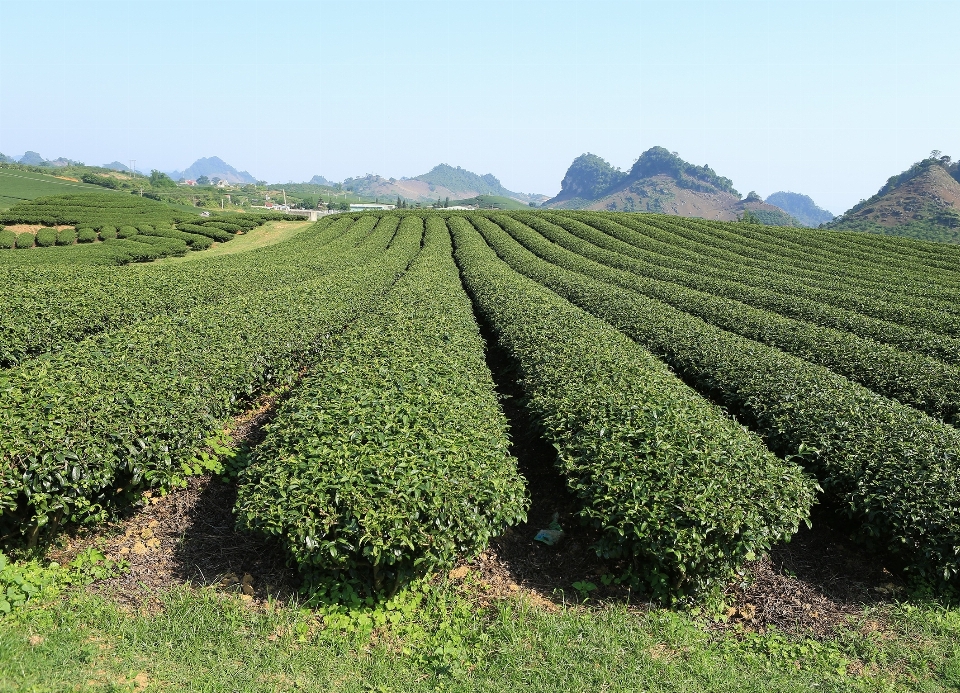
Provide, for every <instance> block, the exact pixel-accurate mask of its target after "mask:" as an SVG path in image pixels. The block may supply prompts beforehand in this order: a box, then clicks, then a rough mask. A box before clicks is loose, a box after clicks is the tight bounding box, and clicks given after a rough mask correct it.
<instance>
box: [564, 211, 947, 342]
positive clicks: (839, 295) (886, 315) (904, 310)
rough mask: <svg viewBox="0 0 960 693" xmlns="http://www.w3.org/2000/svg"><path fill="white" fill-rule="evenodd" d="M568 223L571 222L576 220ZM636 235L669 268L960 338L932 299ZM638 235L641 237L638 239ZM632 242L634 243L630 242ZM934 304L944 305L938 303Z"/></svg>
mask: <svg viewBox="0 0 960 693" xmlns="http://www.w3.org/2000/svg"><path fill="white" fill-rule="evenodd" d="M548 218H549V219H551V220H556V223H558V224H560V225H561V226H562V225H563V222H561V215H556V214H551V215H548ZM566 221H567V223H569V221H572V220H566ZM637 221H638V220H636V219H634V220H631V222H632V223H633V224H637ZM573 223H577V222H573ZM638 226H639V225H638ZM633 233H634V234H635V238H634V239H635V240H637V241H638V243H642V246H643V248H644V249H646V250H649V251H651V252H653V253H656V254H658V255H659V257H660V258H661V260H660V261H661V262H664V264H666V265H667V266H669V267H673V268H675V269H679V270H682V271H686V272H695V273H697V274H698V275H700V276H702V277H703V278H705V279H714V280H719V281H725V280H727V279H729V278H730V277H731V276H733V277H735V279H736V281H737V282H738V283H740V284H746V285H748V286H749V287H751V288H754V289H759V290H761V291H764V292H766V293H771V294H777V295H780V296H781V297H783V298H785V299H787V300H792V299H805V300H807V301H812V302H815V303H817V304H819V305H826V306H832V307H834V308H836V309H839V310H844V311H848V312H852V313H856V314H859V315H864V316H869V317H872V318H874V319H877V320H883V321H886V322H891V323H895V324H899V325H903V326H906V327H910V328H912V329H917V328H919V329H923V330H928V331H931V332H936V333H938V334H944V335H949V336H952V337H955V336H957V335H960V315H957V314H953V313H949V312H946V311H944V310H942V309H940V308H932V307H927V306H926V304H927V303H929V301H930V300H929V299H913V298H911V297H909V296H899V297H897V296H893V295H889V296H888V297H887V298H886V299H878V298H876V292H868V293H863V292H860V293H858V292H857V290H856V289H855V288H853V287H847V288H846V289H845V290H841V291H836V290H828V289H823V288H817V287H815V286H810V285H809V284H808V282H807V281H805V280H803V279H796V278H793V277H790V276H788V275H787V274H773V275H771V274H768V275H766V276H758V275H757V274H756V273H755V272H753V271H747V268H743V267H738V266H737V265H736V264H734V263H726V264H725V265H724V266H714V265H716V264H717V263H716V262H713V263H711V262H710V261H708V260H707V259H706V258H702V259H701V261H700V262H692V261H690V260H681V259H677V258H671V257H669V255H670V249H669V247H667V248H663V247H662V246H664V243H663V242H662V241H657V240H655V239H650V238H644V237H643V235H642V233H641V232H638V231H637V230H635V229H634V231H633ZM636 236H640V237H641V238H640V239H637V238H636ZM641 239H643V240H641ZM628 242H630V241H629V240H628ZM934 303H940V302H938V301H934Z"/></svg>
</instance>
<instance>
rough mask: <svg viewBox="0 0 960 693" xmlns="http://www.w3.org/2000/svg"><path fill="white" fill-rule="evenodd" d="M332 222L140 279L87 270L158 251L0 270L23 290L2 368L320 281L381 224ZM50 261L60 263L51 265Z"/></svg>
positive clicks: (98, 254)
mask: <svg viewBox="0 0 960 693" xmlns="http://www.w3.org/2000/svg"><path fill="white" fill-rule="evenodd" d="M326 221H327V220H323V221H321V222H320V224H318V226H319V227H320V228H319V229H317V231H316V232H315V233H304V234H301V235H299V236H297V237H296V238H295V239H291V240H290V241H287V242H285V243H282V244H277V245H276V246H273V247H271V248H269V249H266V248H265V249H264V250H263V251H261V252H260V253H258V254H257V256H256V258H254V257H253V256H249V255H247V254H245V253H243V254H237V255H234V256H226V257H223V258H218V259H217V260H216V262H215V263H214V264H212V265H206V264H202V265H193V264H184V265H178V266H168V267H164V268H162V269H160V268H146V267H144V268H138V269H141V270H142V271H134V272H130V271H128V270H127V269H123V270H121V269H119V268H111V267H103V266H93V267H91V266H87V265H89V264H91V263H92V262H93V261H94V259H95V261H96V263H98V264H99V265H116V264H125V263H129V262H133V261H135V258H134V254H135V253H139V252H143V251H149V252H150V253H151V255H150V257H157V256H158V255H157V250H156V249H155V248H153V247H151V246H147V245H145V244H142V243H136V242H134V241H125V240H109V241H107V242H106V243H98V244H96V245H87V246H82V247H79V246H74V247H69V248H60V249H49V250H47V251H45V252H44V253H36V254H37V255H43V256H44V257H45V258H47V259H46V260H45V261H44V263H43V264H42V265H38V264H30V265H25V264H23V263H19V265H20V266H16V267H14V266H9V265H6V266H4V265H0V272H2V273H3V276H4V278H5V281H6V282H7V283H8V285H11V286H19V287H21V288H20V290H19V291H17V292H15V293H12V294H8V295H7V296H6V298H5V306H6V307H7V308H8V309H9V310H3V311H0V368H9V367H11V366H13V365H16V364H17V363H19V362H20V361H22V360H23V359H25V358H29V357H30V356H36V355H40V354H44V353H50V352H57V351H62V350H63V349H65V348H67V347H68V346H69V345H70V344H71V343H74V342H77V341H80V340H82V339H84V338H86V337H89V336H92V335H95V334H98V333H100V332H104V331H108V330H116V329H120V328H122V327H124V326H125V325H129V324H132V323H137V322H142V321H144V320H147V319H149V318H152V317H153V316H156V315H164V314H178V313H183V312H186V311H189V310H191V309H193V308H198V307H200V306H212V305H214V304H216V303H218V302H219V301H222V300H223V299H225V298H227V297H230V296H234V295H238V294H244V293H249V292H251V291H258V290H265V289H267V288H279V287H281V286H285V285H292V284H294V283H297V282H303V281H310V280H313V279H316V278H318V277H319V276H321V275H323V274H326V273H327V272H328V271H329V270H328V266H329V263H330V262H331V260H330V259H329V258H327V257H326V253H327V252H329V253H331V254H332V256H333V257H339V256H340V254H341V253H338V252H335V249H336V248H341V246H342V247H353V246H354V245H356V244H357V243H359V242H360V241H362V240H363V239H364V238H366V237H367V236H368V235H369V234H370V231H371V230H372V229H373V228H374V224H375V222H376V220H375V219H372V218H371V219H368V220H364V223H362V224H361V223H357V224H354V222H353V220H352V219H349V218H345V219H342V220H335V221H332V222H331V223H324V222H326ZM385 223H386V222H383V223H382V224H381V226H383V230H382V231H380V230H378V231H377V234H376V235H377V236H378V237H379V236H381V235H383V234H384V233H386V234H389V235H387V236H386V238H387V240H389V238H390V235H392V233H393V230H391V229H390V228H389V226H388V225H384V224H385ZM378 228H379V227H378ZM201 238H206V237H201ZM207 240H209V239H207ZM384 245H386V241H384ZM319 249H322V250H323V252H322V253H321V252H318V250H319ZM341 251H342V248H341ZM11 255H13V254H12V253H11ZM19 255H20V256H29V255H33V253H30V254H28V253H19ZM57 255H60V256H62V257H60V258H56V257H55V256H57ZM85 255H86V256H89V257H87V258H84V257H83V256H85ZM51 256H54V257H55V260H56V264H54V263H53V262H51V261H50V260H49V258H50V257H51ZM78 257H79V258H80V259H81V260H83V262H82V263H78ZM147 259H150V258H147ZM253 260H257V261H258V264H257V265H256V266H254V265H253V264H251V262H252V261H253ZM260 261H262V264H259V262H260ZM211 267H215V270H213V271H212V270H211ZM54 294H55V295H57V296H58V299H57V301H55V302H52V301H50V300H49V297H50V296H51V295H54Z"/></svg>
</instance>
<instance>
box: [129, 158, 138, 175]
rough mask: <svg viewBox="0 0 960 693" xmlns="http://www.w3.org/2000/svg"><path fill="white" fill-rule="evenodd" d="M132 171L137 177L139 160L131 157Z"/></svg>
mask: <svg viewBox="0 0 960 693" xmlns="http://www.w3.org/2000/svg"><path fill="white" fill-rule="evenodd" d="M130 171H131V172H132V173H133V177H134V178H136V177H137V160H136V159H130Z"/></svg>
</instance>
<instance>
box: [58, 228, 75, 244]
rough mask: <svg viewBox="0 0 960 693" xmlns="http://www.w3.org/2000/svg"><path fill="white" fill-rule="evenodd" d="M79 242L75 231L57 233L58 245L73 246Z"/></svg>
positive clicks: (63, 230) (62, 230)
mask: <svg viewBox="0 0 960 693" xmlns="http://www.w3.org/2000/svg"><path fill="white" fill-rule="evenodd" d="M76 240H77V232H76V231H74V230H73V229H60V230H59V231H57V245H73V243H74V241H76Z"/></svg>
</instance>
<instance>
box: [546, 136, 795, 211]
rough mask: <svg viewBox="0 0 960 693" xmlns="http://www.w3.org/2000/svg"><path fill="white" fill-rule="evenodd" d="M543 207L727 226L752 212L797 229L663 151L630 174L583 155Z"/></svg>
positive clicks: (651, 152)
mask: <svg viewBox="0 0 960 693" xmlns="http://www.w3.org/2000/svg"><path fill="white" fill-rule="evenodd" d="M543 206H544V207H553V208H557V209H607V210H616V211H627V212H659V213H661V214H675V215H677V216H683V217H700V218H703V219H720V220H725V221H736V220H737V219H741V218H743V217H744V216H745V215H746V213H747V212H749V213H750V215H751V216H752V217H753V218H754V219H755V220H757V221H760V222H761V223H764V224H771V225H772V224H776V225H791V226H797V225H799V222H798V221H797V220H795V219H793V218H792V217H791V216H790V215H788V214H786V213H785V212H784V211H783V210H782V209H780V208H779V207H775V206H773V205H769V204H767V203H765V202H764V201H763V200H762V199H761V198H760V196H759V195H757V194H756V193H750V195H748V196H747V198H746V199H743V198H742V196H741V195H740V193H738V192H737V191H736V190H735V189H734V187H733V181H731V180H730V179H729V178H724V177H723V176H720V175H718V174H717V173H716V171H714V170H713V169H712V168H710V167H709V166H706V165H704V166H696V165H694V164H691V163H688V162H686V161H684V160H683V159H681V158H680V157H679V156H678V155H677V154H676V153H674V152H669V151H667V150H666V149H664V148H663V147H652V148H650V149H648V150H647V151H645V152H644V153H643V154H641V155H640V158H639V159H637V161H636V163H634V165H633V166H632V167H631V169H630V171H629V172H623V171H621V170H620V169H618V168H614V167H613V166H611V165H610V164H609V163H607V162H606V161H605V160H604V159H602V158H600V157H599V156H596V155H595V154H582V155H581V156H578V157H577V158H576V159H574V161H573V163H572V164H571V165H570V168H568V169H567V173H566V175H565V176H564V177H563V181H562V182H561V184H560V193H559V194H558V195H557V196H556V197H554V198H553V199H550V200H547V201H546V202H544V203H543Z"/></svg>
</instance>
